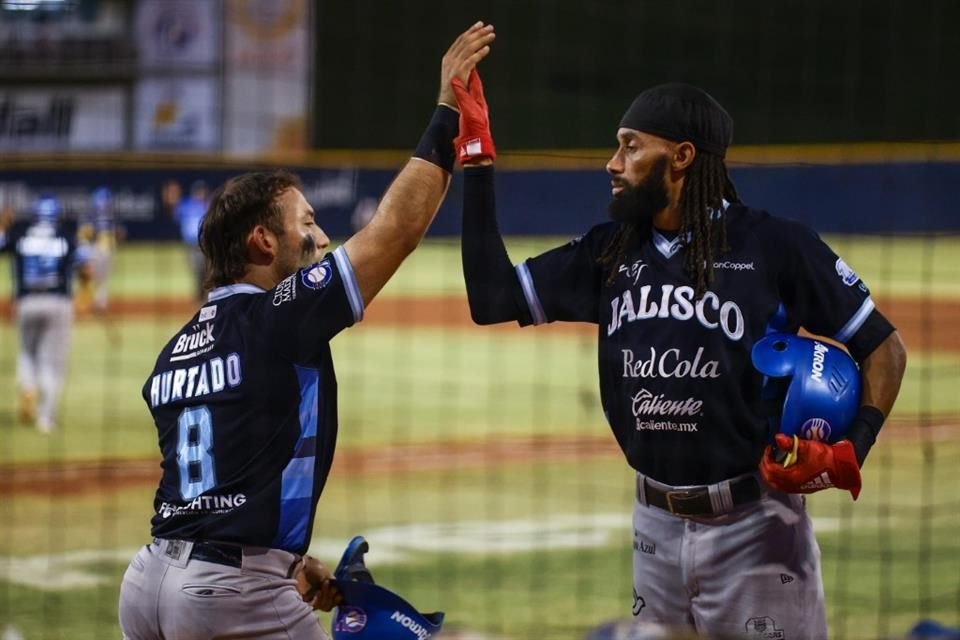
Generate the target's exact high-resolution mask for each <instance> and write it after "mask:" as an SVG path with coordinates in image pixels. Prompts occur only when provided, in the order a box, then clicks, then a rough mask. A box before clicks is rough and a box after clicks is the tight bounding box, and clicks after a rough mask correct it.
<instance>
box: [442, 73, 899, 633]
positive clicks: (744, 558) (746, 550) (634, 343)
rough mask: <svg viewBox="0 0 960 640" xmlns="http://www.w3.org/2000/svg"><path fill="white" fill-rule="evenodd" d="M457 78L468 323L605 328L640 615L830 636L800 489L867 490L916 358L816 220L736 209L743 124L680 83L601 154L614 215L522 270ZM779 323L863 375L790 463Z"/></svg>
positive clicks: (469, 90) (473, 106)
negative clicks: (776, 421) (839, 436)
mask: <svg viewBox="0 0 960 640" xmlns="http://www.w3.org/2000/svg"><path fill="white" fill-rule="evenodd" d="M454 86H455V89H456V91H457V96H458V100H459V101H460V102H459V103H460V108H461V122H460V136H459V137H458V139H457V142H456V147H457V153H458V158H459V160H460V161H461V162H462V163H463V164H464V165H465V166H466V168H465V171H464V173H465V178H464V181H465V184H464V208H463V269H464V276H465V279H466V286H467V293H468V296H469V302H470V311H471V313H472V315H473V318H474V320H475V321H476V322H477V323H479V324H493V323H498V322H507V321H511V320H512V321H517V322H519V324H520V325H524V326H526V325H531V324H534V325H539V324H544V323H547V322H554V321H568V322H589V323H593V324H596V325H597V330H598V341H599V367H600V397H601V402H602V405H603V411H604V414H605V416H606V418H607V421H608V423H609V424H610V427H611V429H612V430H613V433H614V435H615V436H616V439H617V442H618V443H619V444H620V447H621V449H622V450H623V453H624V455H625V456H626V459H627V462H628V463H629V464H630V466H631V467H632V468H633V469H635V470H636V472H637V482H636V495H637V500H636V503H635V506H634V513H633V528H634V542H633V548H634V552H633V574H634V580H633V582H634V584H633V613H634V615H635V616H636V617H637V619H638V620H649V621H651V622H656V623H662V624H666V625H670V626H686V627H693V628H694V629H695V630H696V631H697V632H704V633H711V634H718V635H722V637H728V636H731V637H733V636H742V635H746V636H753V634H758V633H759V634H760V636H759V637H764V638H790V639H796V638H811V639H820V640H822V639H823V638H826V637H827V623H826V615H825V607H824V597H823V587H822V582H821V575H820V553H819V549H818V547H817V543H816V540H815V538H814V534H813V529H812V526H811V522H810V519H809V517H808V516H807V514H806V512H805V506H804V497H803V496H802V495H798V494H803V493H809V492H813V491H818V490H821V489H826V488H829V487H835V488H840V489H846V490H849V491H850V492H851V493H852V494H853V496H854V498H856V496H857V494H858V493H859V491H860V485H861V480H860V467H861V466H862V465H863V461H864V459H865V458H866V456H867V452H868V451H869V450H870V447H871V445H872V444H873V442H874V440H875V438H876V435H877V432H878V431H879V430H880V427H881V425H882V424H883V421H884V419H885V416H886V415H887V414H888V413H889V411H890V409H891V408H892V406H893V403H894V400H895V398H896V396H897V393H898V391H899V387H900V382H901V379H902V377H903V372H904V367H905V361H906V356H905V351H904V347H903V344H902V342H901V340H900V337H899V335H898V334H897V332H896V331H895V330H894V328H893V327H892V326H891V325H890V323H889V322H888V321H887V320H886V318H884V316H883V315H881V313H880V312H879V311H877V309H876V308H875V306H874V302H873V300H872V299H871V297H870V293H869V291H868V289H867V286H866V285H865V284H864V283H863V282H862V281H861V280H860V278H858V277H857V275H856V274H855V272H854V271H852V270H851V269H850V268H849V267H848V266H847V265H846V263H844V262H843V260H841V259H840V258H839V257H838V256H837V255H836V254H835V253H834V252H833V251H832V250H831V249H830V248H829V247H828V246H827V245H826V244H824V242H823V241H821V240H820V238H819V237H818V236H817V235H816V234H815V233H814V232H812V231H811V230H809V229H808V228H806V227H804V226H803V225H801V224H798V223H796V222H791V221H787V220H785V219H781V218H778V217H775V216H773V215H771V214H769V213H767V212H766V211H761V210H758V209H753V208H751V207H749V206H747V205H745V204H743V203H742V202H741V201H740V198H739V197H738V195H737V192H736V189H735V188H734V185H733V183H732V182H731V180H730V178H729V177H728V175H727V170H726V166H725V163H724V156H725V153H726V150H727V146H728V145H729V144H730V142H731V140H732V131H733V122H732V119H731V117H730V116H729V115H728V114H727V112H726V111H725V110H724V109H723V107H721V106H720V104H719V103H717V101H716V100H714V99H713V98H712V97H711V96H709V95H708V94H707V93H705V92H704V91H702V90H700V89H698V88H695V87H692V86H687V85H681V84H668V85H661V86H656V87H653V88H651V89H648V90H646V91H644V92H643V93H641V94H640V95H639V96H638V97H637V98H636V100H634V102H633V103H632V104H631V105H630V107H629V109H627V111H626V113H625V114H624V115H623V118H622V119H621V121H620V125H619V128H618V129H617V130H616V140H617V149H616V151H615V153H614V154H613V157H612V158H611V159H610V160H609V162H608V163H607V165H606V169H607V172H608V173H609V174H610V181H611V187H612V196H613V197H612V201H611V203H610V206H609V217H610V218H611V221H608V222H604V223H601V224H597V225H596V226H593V227H592V228H591V229H590V230H589V231H587V232H586V233H585V234H584V235H583V236H581V237H579V238H576V239H575V240H573V241H571V242H569V243H567V244H566V245H564V246H561V247H557V248H556V249H553V250H551V251H548V252H546V253H544V254H542V255H539V256H536V257H533V258H530V259H528V260H526V261H524V262H522V263H520V264H519V265H517V266H516V267H514V266H513V265H512V264H511V263H510V260H509V258H508V254H507V251H506V249H505V247H504V244H503V241H502V239H501V237H500V233H499V231H498V228H497V220H496V214H495V207H494V169H493V166H492V165H493V160H494V158H495V155H496V152H495V148H494V144H493V138H492V135H491V133H490V122H489V116H488V110H487V105H486V102H485V99H484V96H483V90H482V85H481V82H480V77H479V75H478V74H477V73H473V74H472V75H471V76H470V78H469V81H468V83H467V84H466V85H463V84H462V83H461V82H460V81H459V80H455V81H454ZM778 310H780V311H781V313H780V314H778ZM777 318H783V320H782V322H780V323H779V326H778V327H777V328H779V329H780V330H786V331H787V332H792V333H796V331H797V330H798V328H799V327H803V328H805V329H806V330H808V331H809V332H811V333H813V334H816V335H821V336H828V337H831V338H833V339H834V340H835V341H837V342H840V343H843V344H845V345H846V347H847V349H848V350H849V352H850V354H851V355H852V356H853V357H854V358H855V359H856V361H857V362H858V363H859V365H860V370H861V375H862V396H861V406H860V407H859V410H858V411H857V412H856V418H855V420H854V421H853V424H852V425H851V426H850V428H849V431H848V432H847V438H846V439H843V440H841V441H839V442H837V443H835V444H827V443H825V442H819V441H812V440H811V441H801V443H800V445H799V446H798V447H797V448H796V449H797V450H796V451H795V452H791V457H792V458H793V459H794V460H791V462H792V464H789V466H786V467H785V466H784V464H781V463H780V461H779V460H780V458H779V457H777V458H775V457H774V454H776V453H777V451H775V450H773V448H772V447H771V444H772V441H771V435H770V433H769V431H768V427H767V424H768V423H767V418H768V417H769V416H768V415H767V414H766V412H765V411H764V408H763V407H764V398H763V395H764V394H763V391H764V378H763V376H762V375H761V374H760V373H759V372H758V371H757V370H756V369H755V368H754V367H753V366H752V363H751V347H752V346H753V344H754V343H755V342H756V341H758V340H760V339H761V338H763V337H764V335H765V334H766V333H767V331H768V330H769V329H770V328H771V327H772V325H773V321H774V320H775V319H777ZM780 437H781V438H782V437H783V435H782V434H780ZM788 442H789V441H788Z"/></svg>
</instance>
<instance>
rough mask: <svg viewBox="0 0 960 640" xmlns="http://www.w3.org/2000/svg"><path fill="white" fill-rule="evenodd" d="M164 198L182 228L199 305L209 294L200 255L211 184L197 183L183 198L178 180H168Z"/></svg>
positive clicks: (194, 183) (198, 181)
mask: <svg viewBox="0 0 960 640" xmlns="http://www.w3.org/2000/svg"><path fill="white" fill-rule="evenodd" d="M161 197H162V200H163V204H164V206H165V207H166V208H167V209H168V210H169V211H170V215H171V216H172V217H173V220H174V222H176V223H177V225H178V227H179V228H180V239H181V240H182V241H183V245H184V247H186V249H187V265H188V266H189V268H190V275H191V276H192V277H193V285H194V296H195V297H196V299H197V300H198V301H200V302H203V299H204V294H205V292H206V289H205V284H204V278H205V271H204V269H205V267H204V261H203V252H201V251H200V244H199V235H200V223H201V222H202V221H203V216H204V215H205V214H206V212H207V206H208V205H209V204H210V192H209V189H208V188H207V183H206V182H204V181H203V180H195V181H194V182H193V183H191V185H190V192H189V193H188V194H187V195H186V196H183V191H182V189H181V187H180V184H179V183H178V182H177V181H175V180H168V181H167V182H166V183H164V185H163V189H162V194H161Z"/></svg>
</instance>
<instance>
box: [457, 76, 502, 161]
mask: <svg viewBox="0 0 960 640" xmlns="http://www.w3.org/2000/svg"><path fill="white" fill-rule="evenodd" d="M451 84H452V85H453V91H454V93H456V94H457V102H458V103H459V104H460V135H459V136H458V137H457V138H455V139H454V141H453V146H454V148H455V149H456V151H457V159H458V160H459V161H460V164H489V163H490V162H493V160H494V159H495V158H496V157H497V151H496V149H495V148H494V146H493V134H492V133H490V109H489V108H488V107H487V99H486V97H485V96H484V95H483V82H481V81H480V74H479V73H477V70H476V69H473V70H471V71H470V78H469V79H468V81H467V84H466V86H464V84H463V82H462V81H461V80H460V78H454V79H453V80H452V81H451Z"/></svg>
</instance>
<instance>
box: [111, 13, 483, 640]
mask: <svg viewBox="0 0 960 640" xmlns="http://www.w3.org/2000/svg"><path fill="white" fill-rule="evenodd" d="M493 38H494V35H493V30H492V27H484V26H483V24H482V23H477V24H475V25H473V26H472V27H471V28H470V29H469V30H468V31H466V32H465V33H463V34H461V35H460V37H459V38H457V40H456V41H455V42H454V44H453V45H452V46H451V47H450V49H449V50H448V51H447V54H446V55H445V56H444V57H443V62H442V65H441V84H440V95H439V98H438V102H439V103H440V104H439V105H438V106H437V107H436V109H435V110H434V115H433V118H432V120H431V121H430V124H429V126H428V127H427V130H426V131H425V132H424V134H423V136H422V138H421V140H420V144H419V145H418V146H417V149H416V151H415V152H414V154H413V155H414V157H413V158H411V159H410V161H409V162H408V163H407V164H406V165H405V166H404V167H403V169H401V170H400V173H399V174H398V175H397V177H396V178H395V179H394V181H393V182H392V183H391V185H390V186H389V187H388V189H387V191H386V193H385V194H384V196H383V199H382V200H381V201H380V206H379V207H378V209H377V212H376V214H375V215H374V216H373V218H372V220H371V221H370V222H369V224H367V225H366V226H364V228H363V229H362V230H361V231H358V232H357V233H356V234H354V235H353V236H351V237H350V238H349V239H347V240H346V242H344V243H343V245H342V246H340V247H339V248H337V249H336V250H335V251H333V252H330V253H324V250H325V249H326V248H327V246H328V245H329V242H330V241H329V239H328V238H327V236H326V234H325V233H324V232H323V230H322V229H321V228H320V227H319V226H318V225H317V223H316V220H315V213H314V211H313V209H312V208H311V206H310V205H309V203H307V201H306V199H305V198H304V196H303V193H302V192H301V190H300V186H299V183H298V181H297V180H296V179H295V178H294V177H293V176H291V175H290V174H287V173H285V172H272V173H252V174H245V175H242V176H239V177H236V178H234V179H232V180H230V181H228V182H227V184H226V185H224V187H223V189H221V190H219V191H218V192H217V194H216V195H215V196H214V198H213V200H212V203H211V205H210V209H209V211H208V213H207V214H206V216H205V217H204V220H203V224H202V227H201V231H200V244H201V246H202V247H203V253H204V256H205V258H206V262H207V265H206V266H207V273H208V274H209V280H210V285H211V288H212V289H211V291H210V295H209V297H208V300H207V303H206V304H205V305H204V306H203V307H201V308H200V310H199V311H198V312H197V313H196V314H195V315H194V316H193V318H192V319H191V320H190V321H189V322H187V324H186V325H185V326H184V327H183V328H182V329H181V330H180V331H179V332H178V333H177V335H175V336H174V337H173V338H171V340H170V341H169V342H168V343H167V345H166V346H165V347H164V348H163V350H162V351H161V353H160V355H159V357H158V358H157V361H156V365H155V368H154V371H153V373H152V374H151V376H150V377H149V379H148V380H147V382H146V384H145V385H144V388H143V396H144V400H145V401H146V402H147V404H148V406H149V408H150V412H151V414H152V416H153V419H154V422H155V424H156V427H157V435H158V439H159V444H160V450H161V453H162V456H163V462H162V464H161V466H162V469H163V475H162V477H161V480H160V486H159V487H158V489H157V492H156V496H155V498H154V516H153V519H152V530H151V534H152V535H153V543H152V544H150V545H149V546H146V547H144V548H143V549H141V550H140V552H139V553H138V554H137V555H136V557H135V558H134V559H133V561H132V562H131V563H130V566H129V568H128V569H127V571H126V574H125V575H124V578H123V584H122V586H121V588H120V625H121V627H122V629H123V634H124V637H125V638H129V639H130V640H159V639H160V638H178V639H179V640H192V639H197V640H200V639H205V640H206V639H211V638H241V637H242V638H294V639H320V638H325V637H326V634H325V633H324V631H323V629H322V628H321V627H320V623H319V621H318V619H317V618H316V616H315V615H314V613H313V610H314V609H315V608H320V609H323V610H330V609H331V608H332V607H333V606H334V605H336V604H337V603H338V602H339V594H338V592H337V590H336V589H335V588H334V587H333V586H332V585H331V584H330V582H329V578H330V572H329V570H327V569H326V567H324V566H323V565H320V564H319V563H317V562H315V561H314V562H313V563H312V564H311V563H310V561H309V560H308V561H307V563H306V564H304V562H303V558H302V554H304V553H305V552H306V550H307V549H308V547H309V546H310V539H311V536H312V533H313V528H314V522H315V521H314V517H315V516H316V513H317V502H318V500H319V498H320V494H321V492H322V491H323V488H324V485H325V484H326V480H327V475H328V473H329V471H330V467H331V464H332V462H333V454H334V448H335V444H336V438H337V427H338V425H337V382H336V376H335V374H334V368H333V361H332V356H331V353H330V344H329V343H330V340H332V339H333V338H334V337H335V336H336V335H337V334H338V333H340V332H341V331H342V330H344V329H346V328H347V327H350V326H353V325H354V324H355V323H357V322H359V321H360V320H361V319H362V318H363V313H364V309H365V308H366V307H367V305H368V304H369V303H370V301H371V300H373V298H374V297H375V296H376V295H377V294H378V293H379V292H380V290H381V289H382V288H383V286H384V285H385V284H386V283H387V281H388V280H389V279H390V277H392V276H393V274H394V273H395V272H396V270H397V269H398V268H399V266H400V264H401V262H402V261H403V260H404V259H405V258H406V256H407V255H408V254H410V252H412V251H413V250H414V249H415V248H416V246H417V244H418V243H419V242H420V240H421V239H422V238H423V235H424V234H425V233H426V230H427V227H428V226H429V225H430V223H431V222H432V220H433V217H434V216H435V215H436V213H437V209H438V208H439V206H440V203H441V202H442V200H443V198H444V196H445V194H446V191H447V187H448V186H449V183H450V174H451V173H452V171H453V165H454V155H453V139H454V136H455V135H456V129H457V113H456V110H455V109H454V108H452V107H451V106H450V105H455V104H456V98H455V97H454V96H453V93H452V90H451V88H450V84H449V83H450V78H451V77H454V76H458V77H462V78H463V79H464V80H466V76H467V74H468V73H469V72H470V70H471V69H472V68H473V66H474V65H475V64H476V63H477V62H478V61H479V60H480V59H482V58H483V57H484V56H486V55H487V53H488V52H489V50H490V48H489V44H490V43H491V42H492V41H493ZM322 521H323V519H322V516H321V517H320V519H319V522H322ZM298 577H299V578H306V580H302V581H301V582H296V583H295V579H296V578H298ZM295 586H297V587H299V588H298V589H296V590H295V588H294V587H295ZM304 587H306V588H304ZM298 591H299V594H300V595H299V597H298V595H297V593H298ZM400 631H401V632H402V633H406V632H407V631H409V629H406V628H401V629H400ZM417 635H418V634H415V633H413V632H411V637H415V636H417Z"/></svg>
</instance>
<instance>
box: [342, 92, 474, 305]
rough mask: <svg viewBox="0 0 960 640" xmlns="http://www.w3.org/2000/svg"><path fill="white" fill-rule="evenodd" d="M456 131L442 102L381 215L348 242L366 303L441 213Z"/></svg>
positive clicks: (452, 113) (451, 114) (386, 198)
mask: <svg viewBox="0 0 960 640" xmlns="http://www.w3.org/2000/svg"><path fill="white" fill-rule="evenodd" d="M456 134H457V112H456V111H454V110H452V109H450V108H449V107H445V106H443V105H440V106H438V107H437V108H436V110H435V111H434V113H433V117H432V118H431V120H430V124H428V125H427V129H426V131H424V133H423V136H422V137H421V138H420V143H419V144H418V145H417V149H416V151H414V157H413V158H411V159H410V161H409V162H408V163H407V164H406V166H405V167H404V168H403V169H401V170H400V173H399V174H398V175H397V177H396V178H395V179H394V181H393V183H391V185H390V187H389V188H388V189H387V192H386V193H385V194H384V195H383V198H382V199H381V200H380V205H379V206H378V207H377V213H376V215H374V217H373V219H372V220H371V221H370V223H369V224H368V225H367V226H366V227H364V228H363V229H362V230H361V231H359V232H358V233H357V234H356V235H355V236H353V237H352V238H350V239H349V240H347V242H346V243H345V244H344V249H345V250H346V252H347V255H348V256H349V258H350V263H351V264H352V265H353V271H354V276H355V277H356V279H357V285H358V286H359V288H360V295H361V296H363V301H364V304H365V305H366V304H369V303H370V301H371V300H373V298H374V297H375V296H376V295H377V293H379V292H380V289H382V288H383V285H385V284H386V283H387V280H389V279H390V277H391V276H392V275H393V274H394V273H395V272H396V270H397V269H398V268H399V267H400V263H402V262H403V260H404V259H405V258H406V257H407V256H408V255H410V252H411V251H413V250H414V249H415V248H416V247H417V244H419V242H420V240H422V239H423V236H424V234H426V232H427V228H428V227H429V226H430V223H431V222H433V218H434V216H436V215H437V210H438V209H439V208H440V203H441V202H443V197H444V195H445V194H446V192H447V187H448V186H449V185H450V174H451V173H452V172H453V163H454V157H453V154H454V151H453V138H454V136H456Z"/></svg>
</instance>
